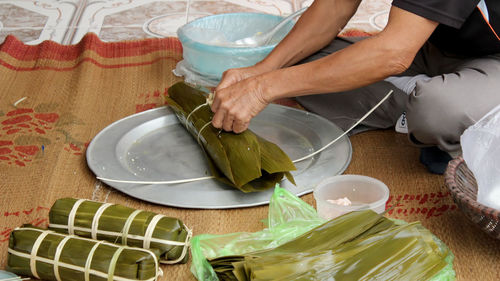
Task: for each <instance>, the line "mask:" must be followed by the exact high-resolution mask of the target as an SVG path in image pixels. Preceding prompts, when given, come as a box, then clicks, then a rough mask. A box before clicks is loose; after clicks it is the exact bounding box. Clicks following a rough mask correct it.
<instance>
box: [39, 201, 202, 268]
mask: <svg viewBox="0 0 500 281" xmlns="http://www.w3.org/2000/svg"><path fill="white" fill-rule="evenodd" d="M49 228H50V229H52V230H54V231H57V232H61V233H69V234H71V235H73V234H74V235H78V236H81V237H87V238H92V239H99V240H105V241H109V242H112V243H118V244H122V245H128V246H134V247H140V248H144V249H155V250H157V251H158V252H159V257H160V262H161V263H165V264H175V263H185V262H187V260H188V258H189V255H188V253H187V251H188V247H189V240H190V238H191V235H192V234H191V230H190V229H188V228H187V227H186V226H185V225H184V224H183V223H182V221H180V220H179V219H176V218H171V217H166V216H164V215H160V214H155V213H153V212H147V211H142V210H136V209H132V208H128V207H125V206H121V205H115V204H110V203H100V202H95V201H90V200H85V199H74V198H63V199H59V200H57V201H56V202H55V203H54V205H53V206H52V208H51V209H50V212H49Z"/></svg>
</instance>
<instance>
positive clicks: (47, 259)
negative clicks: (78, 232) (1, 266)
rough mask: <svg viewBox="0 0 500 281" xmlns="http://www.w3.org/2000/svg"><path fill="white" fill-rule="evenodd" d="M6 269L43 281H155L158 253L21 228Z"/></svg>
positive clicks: (11, 244)
mask: <svg viewBox="0 0 500 281" xmlns="http://www.w3.org/2000/svg"><path fill="white" fill-rule="evenodd" d="M8 253H9V254H8V261H7V270H8V271H10V272H14V273H16V274H19V275H25V276H31V277H35V278H38V279H43V280H57V281H60V280H65V281H72V280H86V281H87V280H108V281H109V280H120V281H132V280H147V281H152V280H157V278H158V276H160V275H161V270H160V269H159V267H158V258H157V253H154V252H153V251H151V250H146V249H140V248H133V247H128V246H123V245H116V244H112V243H109V242H104V241H96V240H91V239H87V238H82V237H78V236H73V235H65V234H60V233H57V232H54V231H51V230H42V229H39V228H34V227H28V226H27V227H22V228H18V229H15V230H14V231H12V233H11V235H10V239H9V248H8Z"/></svg>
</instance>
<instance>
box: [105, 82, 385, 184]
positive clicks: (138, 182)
mask: <svg viewBox="0 0 500 281" xmlns="http://www.w3.org/2000/svg"><path fill="white" fill-rule="evenodd" d="M393 92H394V91H393V90H390V91H389V92H388V93H387V95H385V97H384V98H382V99H381V100H380V101H379V102H378V103H377V104H376V105H375V106H374V107H373V108H372V109H370V110H369V111H368V112H367V113H366V114H365V115H364V116H363V117H361V118H360V119H359V120H358V121H357V122H356V123H354V125H352V126H351V127H350V128H349V129H348V130H347V131H345V132H344V133H342V134H341V135H340V136H338V137H337V138H335V139H334V140H332V141H331V142H329V143H328V144H326V145H325V146H323V147H322V148H320V149H318V150H317V151H315V152H313V153H311V154H309V155H306V156H304V157H302V158H299V159H296V160H293V161H292V162H293V163H298V162H301V161H304V160H306V159H309V158H311V157H313V156H315V155H317V154H319V153H321V152H323V151H324V150H325V149H327V148H328V147H330V146H331V145H333V144H334V143H336V142H337V141H338V140H340V139H341V138H342V137H344V136H345V135H347V134H348V133H349V132H350V131H352V129H354V128H355V127H356V126H357V125H359V124H360V123H361V122H363V121H364V120H365V119H366V118H367V117H368V116H369V115H370V114H371V113H372V112H373V111H375V109H377V108H378V107H379V106H380V105H381V104H382V103H383V102H384V101H386V100H387V99H388V98H389V96H390V95H391V94H392V93H393ZM209 124H210V122H209V123H207V124H205V125H204V126H203V127H202V128H201V130H200V131H199V132H198V143H199V137H200V133H201V131H202V130H203V129H204V128H205V127H206V126H208V125H209ZM213 178H215V177H213V176H208V177H200V178H192V179H184V180H173V181H128V180H116V179H109V178H103V177H97V179H100V180H103V181H108V182H118V183H131V184H150V185H157V184H158V185H160V184H167V185H168V184H179V183H189V182H195V181H202V180H207V179H213Z"/></svg>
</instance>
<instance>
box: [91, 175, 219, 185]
mask: <svg viewBox="0 0 500 281" xmlns="http://www.w3.org/2000/svg"><path fill="white" fill-rule="evenodd" d="M96 178H97V179H99V180H102V181H109V182H118V183H133V184H178V183H188V182H194V181H202V180H208V179H213V178H215V177H214V176H206V177H200V178H192V179H185V180H171V181H128V180H115V179H108V178H103V177H96Z"/></svg>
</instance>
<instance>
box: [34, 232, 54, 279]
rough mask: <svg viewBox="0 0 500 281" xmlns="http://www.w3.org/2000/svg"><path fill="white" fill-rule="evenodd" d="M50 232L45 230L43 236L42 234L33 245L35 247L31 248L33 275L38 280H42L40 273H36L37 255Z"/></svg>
mask: <svg viewBox="0 0 500 281" xmlns="http://www.w3.org/2000/svg"><path fill="white" fill-rule="evenodd" d="M49 232H51V231H50V230H45V231H43V232H42V234H40V236H38V238H37V239H36V241H35V243H34V244H33V247H32V248H31V254H30V255H29V259H30V269H31V274H33V276H34V277H36V278H37V279H40V276H38V272H37V271H36V258H37V256H36V254H37V253H38V248H40V245H41V244H42V241H43V239H44V238H45V236H47V235H48V234H49Z"/></svg>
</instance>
